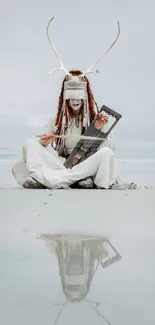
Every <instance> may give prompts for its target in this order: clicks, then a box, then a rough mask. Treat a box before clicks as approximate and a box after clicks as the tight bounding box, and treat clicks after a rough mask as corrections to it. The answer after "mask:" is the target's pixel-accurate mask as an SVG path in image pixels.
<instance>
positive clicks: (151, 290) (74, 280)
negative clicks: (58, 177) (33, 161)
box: [0, 189, 155, 325]
mask: <svg viewBox="0 0 155 325" xmlns="http://www.w3.org/2000/svg"><path fill="white" fill-rule="evenodd" d="M80 193H81V194H80ZM109 193H110V196H109ZM0 197H1V199H2V201H1V204H0V223H1V227H0V265H1V267H0V288H1V290H0V301H1V304H0V315H1V321H2V324H5V325H9V324H10V323H12V324H16V325H20V324H22V325H26V324H30V325H42V324H47V325H48V324H49V325H54V324H57V325H58V324H59V325H61V324H65V325H67V324H68V325H71V324H73V323H74V324H79V322H80V324H81V325H82V324H90V325H93V324H96V325H97V324H111V325H124V324H126V325H133V324H135V325H146V324H147V325H154V324H155V313H154V304H155V259H154V247H155V231H154V229H155V221H154V212H155V204H154V192H152V191H150V190H148V191H146V192H145V190H142V191H136V192H132V191H131V192H130V193H128V194H127V193H126V192H125V193H123V191H116V193H115V192H114V191H112V192H110V191H109V192H104V191H95V192H94V191H85V192H83V191H81V192H80V191H76V190H75V191H54V192H50V191H48V190H39V191H35V190H34V191H33V190H32V191H31V190H20V189H14V190H11V189H3V190H1V193H0ZM111 201H112V202H113V204H111ZM8 202H9V204H8ZM101 211H102V213H101ZM58 234H60V236H58ZM76 299H78V301H75V300H76ZM63 307H64V309H63V310H62V312H61V314H60V317H59V319H58V321H57V323H55V321H56V318H57V316H58V314H59V312H60V311H61V309H62V308H63Z"/></svg>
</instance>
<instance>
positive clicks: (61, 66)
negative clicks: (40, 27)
mask: <svg viewBox="0 0 155 325" xmlns="http://www.w3.org/2000/svg"><path fill="white" fill-rule="evenodd" d="M53 19H54V16H53V17H52V18H51V19H50V21H49V22H48V24H47V27H46V35H47V38H48V41H49V43H50V45H51V46H52V48H53V51H54V53H55V55H56V57H57V59H58V60H59V62H60V68H57V69H53V70H51V71H49V73H51V72H54V71H57V70H63V71H64V72H66V74H67V75H70V73H69V71H68V70H67V69H66V68H65V67H64V65H63V63H62V61H61V59H60V57H59V55H58V53H57V51H56V48H55V46H54V45H53V43H52V42H51V39H50V36H49V27H50V24H51V22H52V20H53Z"/></svg>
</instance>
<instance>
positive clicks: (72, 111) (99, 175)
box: [13, 70, 118, 189]
mask: <svg viewBox="0 0 155 325" xmlns="http://www.w3.org/2000/svg"><path fill="white" fill-rule="evenodd" d="M80 74H81V72H80V71H77V70H72V71H70V76H68V75H67V76H66V77H65V79H64V81H63V84H62V89H61V94H60V96H59V104H58V111H57V114H56V119H55V120H52V121H50V122H49V123H48V125H47V126H46V129H45V130H44V132H43V134H42V135H41V136H40V137H34V138H32V139H29V140H28V141H26V143H25V144H24V145H23V159H22V160H23V161H22V162H19V163H17V164H15V166H14V167H13V175H14V177H15V179H16V181H17V182H18V184H20V185H21V186H23V187H24V188H50V189H56V188H69V187H70V186H73V185H74V184H75V183H77V182H78V184H79V187H81V188H82V187H85V188H92V187H93V186H94V185H95V187H96V188H98V189H110V188H111V187H112V186H114V185H115V184H117V183H118V176H117V171H116V162H115V155H114V149H115V138H114V135H113V132H112V131H111V132H110V133H109V136H108V138H107V139H106V141H105V142H103V143H101V146H100V147H99V149H98V151H97V152H96V153H94V154H93V155H92V156H91V157H89V158H87V159H86V160H85V161H83V162H81V163H79V164H77V165H75V166H74V167H73V168H72V169H67V168H66V167H65V166H64V162H65V160H66V158H67V157H68V156H69V155H70V153H71V152H72V150H73V148H74V147H75V146H76V144H77V142H78V141H79V139H80V136H81V135H82V134H83V133H84V130H85V129H87V128H88V127H89V125H90V123H91V122H92V121H93V120H94V118H95V116H96V114H97V113H98V112H99V110H98V107H97V104H96V103H95V100H94V97H93V94H92V91H91V88H90V84H89V81H88V79H87V78H86V77H85V76H83V77H80ZM71 76H73V77H71ZM94 126H95V127H96V128H97V129H100V130H105V128H106V127H107V126H108V118H107V116H104V115H103V114H102V113H100V115H99V119H98V120H96V121H95V125H94ZM56 135H57V136H58V135H60V136H61V135H62V137H59V138H57V137H56ZM63 135H64V136H67V137H63Z"/></svg>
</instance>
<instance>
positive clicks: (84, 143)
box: [64, 105, 122, 169]
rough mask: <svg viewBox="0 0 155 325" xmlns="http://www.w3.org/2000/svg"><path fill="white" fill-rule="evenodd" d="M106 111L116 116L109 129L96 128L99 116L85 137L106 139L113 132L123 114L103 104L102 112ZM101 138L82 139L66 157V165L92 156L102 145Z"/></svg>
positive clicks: (70, 165)
mask: <svg viewBox="0 0 155 325" xmlns="http://www.w3.org/2000/svg"><path fill="white" fill-rule="evenodd" d="M101 112H105V113H106V114H107V115H109V116H110V117H111V118H114V119H115V120H114V122H113V123H112V124H111V125H110V127H109V129H108V130H107V131H106V132H104V131H101V130H99V129H96V128H95V127H94V123H95V121H96V120H97V119H98V116H99V115H97V117H96V118H95V120H94V121H93V122H92V123H91V124H90V126H89V127H88V129H87V130H85V132H84V134H83V135H84V136H85V137H87V136H88V137H90V136H91V137H95V138H97V137H98V138H100V139H101V138H102V139H103V141H105V140H106V138H107V136H108V135H109V133H110V132H111V130H112V129H113V128H114V126H115V125H116V124H117V123H118V121H119V120H120V118H121V117H122V115H121V114H119V113H117V112H116V111H114V110H112V109H110V108H109V107H107V106H105V105H103V106H102V107H101V109H100V112H99V113H101ZM101 143H102V142H101V140H96V139H95V140H86V139H80V140H79V141H78V143H77V144H76V146H75V148H74V149H73V151H72V152H71V154H70V155H69V156H68V158H67V159H66V161H65V163H64V166H65V167H66V168H70V169H71V168H72V167H73V166H75V165H76V164H78V163H81V162H83V161H84V160H85V159H87V158H89V157H90V156H92V155H93V154H94V153H95V152H96V151H97V150H98V148H99V146H100V145H101Z"/></svg>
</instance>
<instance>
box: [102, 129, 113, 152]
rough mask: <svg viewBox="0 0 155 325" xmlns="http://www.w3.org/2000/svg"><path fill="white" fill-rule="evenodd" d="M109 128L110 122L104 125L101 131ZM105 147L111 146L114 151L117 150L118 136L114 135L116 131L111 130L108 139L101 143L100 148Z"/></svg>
mask: <svg viewBox="0 0 155 325" xmlns="http://www.w3.org/2000/svg"><path fill="white" fill-rule="evenodd" d="M108 129H109V126H108V124H107V125H105V126H104V127H103V129H102V130H101V131H104V132H106V131H107V130H108ZM103 147H109V148H110V149H111V150H112V151H115V149H116V138H115V135H114V132H113V131H111V132H110V133H109V135H108V137H107V138H106V140H105V141H104V142H102V144H101V145H100V147H99V148H103Z"/></svg>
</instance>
